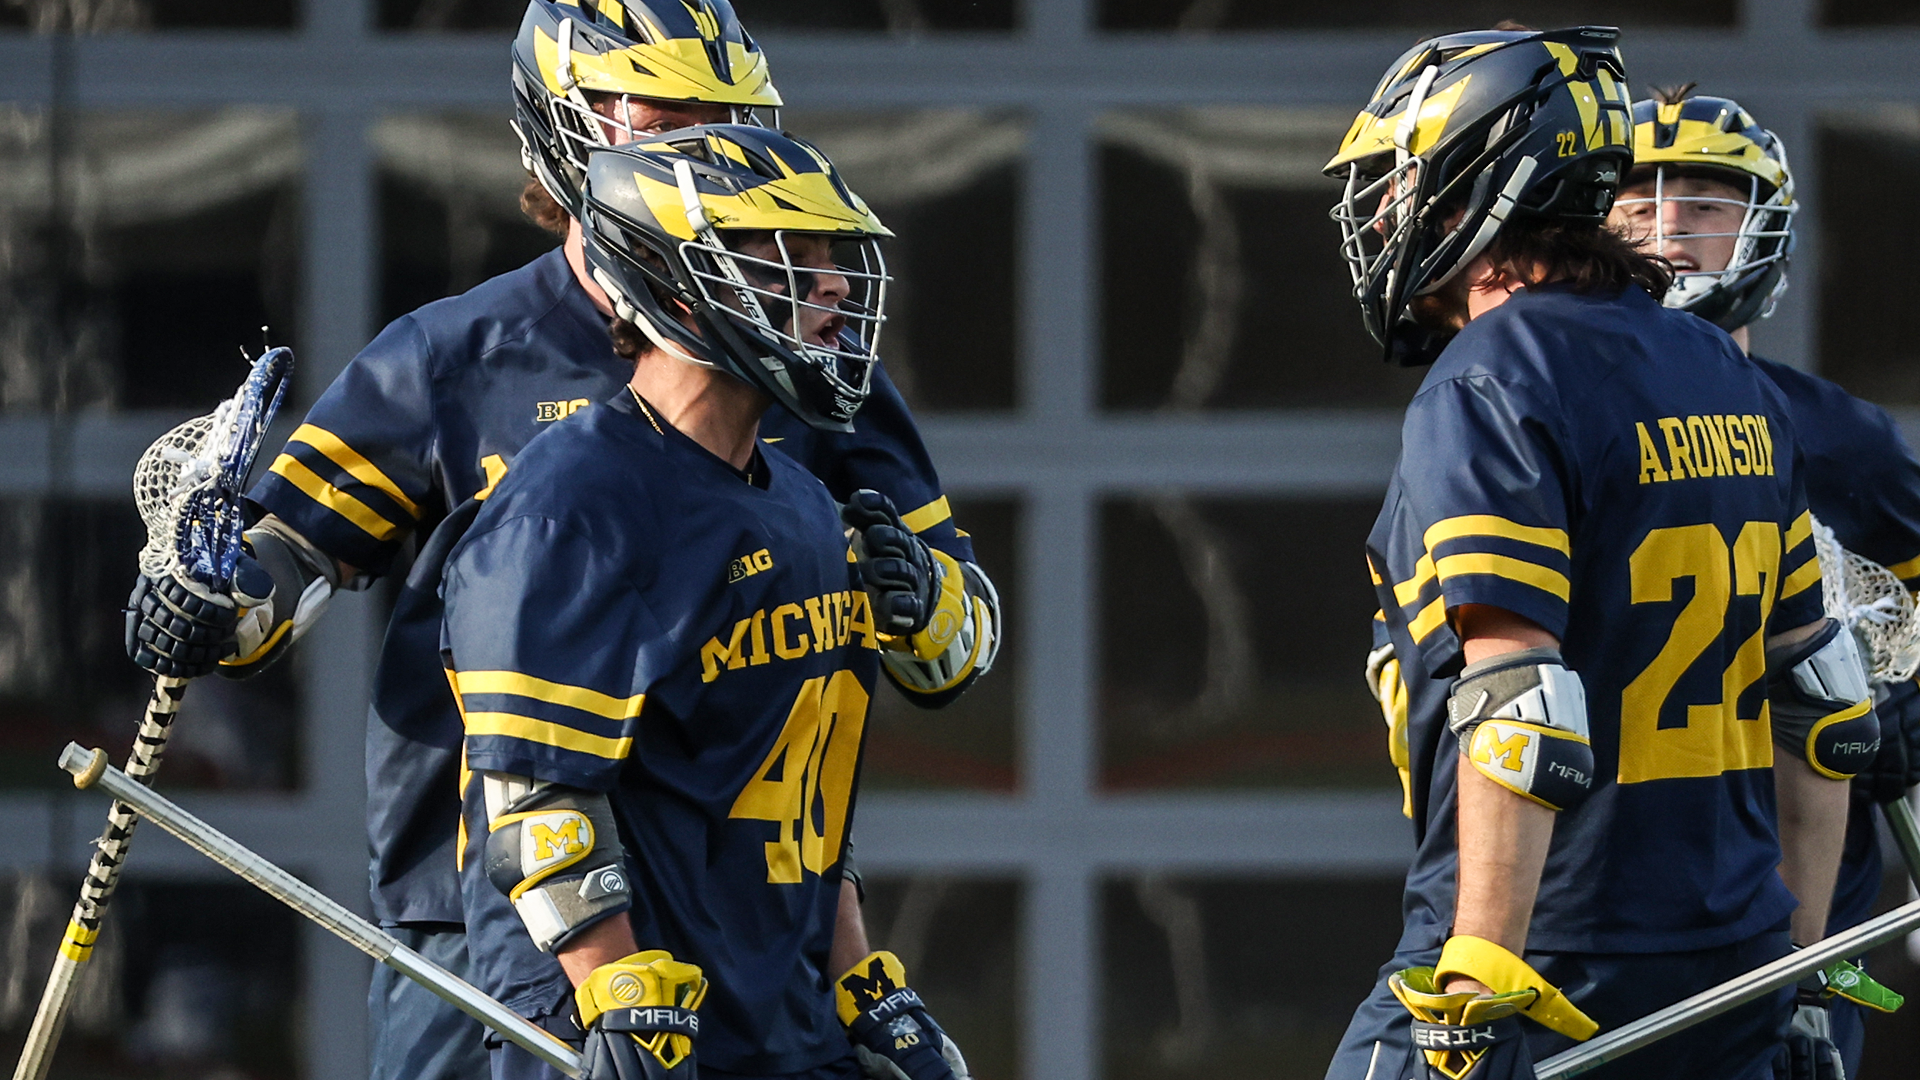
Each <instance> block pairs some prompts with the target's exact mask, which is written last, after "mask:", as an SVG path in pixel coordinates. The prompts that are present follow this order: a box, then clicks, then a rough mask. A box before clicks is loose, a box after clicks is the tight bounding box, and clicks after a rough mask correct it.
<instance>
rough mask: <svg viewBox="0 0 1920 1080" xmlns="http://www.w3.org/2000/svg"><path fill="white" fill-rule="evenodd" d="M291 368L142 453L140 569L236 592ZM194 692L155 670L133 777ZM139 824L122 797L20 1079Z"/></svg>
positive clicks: (261, 374)
mask: <svg viewBox="0 0 1920 1080" xmlns="http://www.w3.org/2000/svg"><path fill="white" fill-rule="evenodd" d="M292 371H293V353H292V351H291V350H288V349H284V348H280V349H269V350H267V352H265V353H264V354H262V355H261V357H260V358H259V359H258V360H255V361H253V369H252V370H251V371H250V372H248V374H247V381H246V382H244V383H242V384H241V386H240V389H239V390H238V391H236V392H235V393H234V395H233V397H232V398H230V399H228V400H226V401H224V402H221V404H220V407H219V408H217V409H215V410H214V411H213V412H212V413H210V414H208V415H206V416H200V417H195V418H194V419H192V420H189V421H187V422H186V423H184V424H181V425H180V426H179V427H176V428H174V429H173V430H172V431H169V432H167V433H166V434H165V435H162V436H161V437H160V438H159V440H158V441H156V442H155V443H154V444H153V445H152V446H149V447H147V450H146V453H144V454H141V455H140V462H139V464H138V465H135V466H134V470H133V501H134V505H135V507H137V508H138V509H139V511H140V521H141V524H143V525H145V526H146V529H147V542H146V545H145V546H144V547H142V548H141V549H140V572H141V573H143V574H145V575H147V576H148V577H149V578H153V579H156V580H157V579H160V578H163V577H168V576H171V577H172V578H173V579H174V580H175V581H177V582H179V583H180V584H181V585H182V586H184V587H186V588H187V589H189V590H190V591H192V592H193V593H195V594H196V595H199V596H201V597H209V596H225V595H226V594H227V593H228V592H229V591H230V590H231V589H232V588H233V569H234V564H235V561H236V560H237V559H239V557H240V544H241V533H242V532H243V531H244V530H245V529H246V520H245V516H244V510H243V508H242V505H241V491H242V488H243V487H244V486H245V484H246V481H247V473H248V471H249V470H251V469H252V468H253V459H254V457H255V455H257V454H258V453H259V450H260V443H261V441H262V440H264V439H265V438H266V434H267V426H268V425H269V424H271V423H272V422H273V414H274V412H275V411H276V410H278V409H279V407H280V399H281V397H282V396H283V395H285V393H286V389H287V383H288V376H289V375H290V374H291V373H292ZM186 689H187V680H185V679H175V678H169V677H167V676H164V675H156V676H154V680H153V692H152V694H151V695H150V696H149V697H148V699H147V709H146V714H145V715H144V716H143V717H142V718H141V720H140V730H139V732H138V733H137V734H135V735H134V737H133V751H132V753H130V754H129V755H128V756H127V768H126V775H127V776H128V777H130V778H132V780H134V781H135V782H138V783H142V784H147V783H151V782H152V780H153V774H154V773H155V772H156V771H158V770H159V768H160V755H161V754H162V753H164V752H165V751H166V748H167V735H168V733H169V732H170V731H171V730H172V726H173V718H174V715H175V714H176V713H177V712H178V711H179V709H180V698H181V696H182V695H183V694H185V693H186ZM136 820H137V819H136V818H135V816H134V812H133V809H132V808H131V807H129V806H128V805H127V804H125V803H123V802H116V803H114V804H113V807H112V809H110V810H109V811H108V812H107V827H106V831H104V832H102V833H101V834H100V839H99V840H98V841H96V842H95V845H94V852H93V861H92V862H91V863H90V864H89V865H88V866H87V876H86V880H85V881H83V882H82V883H81V885H80V900H79V902H78V903H76V904H74V906H73V918H72V919H70V920H69V921H68V922H67V929H66V933H65V935H64V936H63V937H62V938H61V940H60V951H59V953H58V954H57V955H56V956H55V957H54V958H53V972H52V974H51V975H49V976H48V977H47V988H46V990H45V991H44V992H43V993H42V994H41V995H40V1008H39V1010H38V1011H36V1012H35V1013H34V1016H33V1026H32V1027H31V1028H30V1029H28V1031H27V1043H26V1047H25V1048H24V1049H23V1050H22V1051H21V1052H20V1063H19V1064H18V1065H17V1066H15V1067H14V1070H13V1080H45V1077H46V1075H47V1070H48V1068H50V1067H51V1066H52V1064H53V1051H54V1048H55V1047H56V1046H58V1045H59V1042H60V1033H61V1031H62V1029H64V1028H65V1027H66V1023H67V1012H68V1010H69V1009H70V1008H71V1007H72V1005H73V995H74V989H75V986H76V984H77V981H78V979H79V977H80V969H81V966H82V965H84V964H85V963H86V962H87V958H88V957H89V956H91V955H92V953H93V943H94V941H95V940H97V939H98V938H99V936H100V922H101V919H102V918H103V917H105V915H106V910H107V901H108V900H110V899H111V898H112V897H113V890H114V886H115V885H116V884H118V883H119V880H120V866H121V864H122V863H123V862H125V861H126V857H127V848H128V846H129V845H130V844H131V843H132V841H133V826H134V823H135V821H136Z"/></svg>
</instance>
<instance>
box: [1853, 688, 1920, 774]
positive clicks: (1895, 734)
mask: <svg viewBox="0 0 1920 1080" xmlns="http://www.w3.org/2000/svg"><path fill="white" fill-rule="evenodd" d="M1873 711H1874V712H1875V713H1876V714H1877V715H1878V716H1879V717H1880V752H1879V753H1878V754H1877V755H1875V756H1874V759H1873V764H1871V765H1869V766H1867V768H1866V770H1865V771H1863V772H1862V773H1861V774H1860V775H1859V776H1857V777H1855V778H1854V781H1853V783H1854V792H1855V794H1856V795H1863V796H1865V797H1866V798H1868V799H1870V800H1871V801H1873V802H1876V803H1889V802H1892V801H1893V800H1895V799H1900V798H1905V797H1906V794H1907V791H1908V790H1909V789H1911V788H1912V787H1914V786H1915V785H1916V784H1920V686H1916V685H1915V684H1914V682H1913V680H1911V679H1907V680H1903V681H1901V682H1898V683H1894V684H1892V685H1890V686H1886V687H1879V686H1876V687H1874V703H1873Z"/></svg>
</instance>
